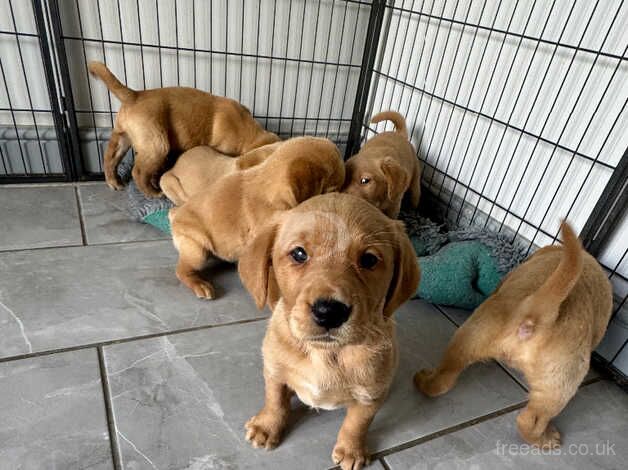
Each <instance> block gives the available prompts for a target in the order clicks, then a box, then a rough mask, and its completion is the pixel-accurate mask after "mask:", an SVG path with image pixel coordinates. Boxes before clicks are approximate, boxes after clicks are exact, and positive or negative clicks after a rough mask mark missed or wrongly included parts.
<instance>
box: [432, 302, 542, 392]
mask: <svg viewBox="0 0 628 470" xmlns="http://www.w3.org/2000/svg"><path fill="white" fill-rule="evenodd" d="M432 305H434V307H436V309H437V310H438V311H439V312H440V313H442V314H443V315H444V316H445V318H447V319H448V320H449V321H450V322H451V323H453V324H454V326H455V327H456V329H458V328H460V326H462V325H458V324H457V323H456V322H455V321H454V320H453V319H452V318H451V317H450V316H449V315H447V313H446V312H445V310H443V309H442V308H441V307H440V305H436V304H432ZM492 361H493V362H494V363H495V364H497V365H498V366H499V368H500V369H502V370H503V371H504V372H506V374H507V375H508V376H509V377H510V378H511V379H512V380H514V381H515V383H516V384H517V385H518V386H519V387H520V388H521V389H522V390H523V391H524V392H526V393H528V392H529V390H528V389H527V387H526V386H525V385H524V384H522V383H521V381H520V380H519V379H518V378H517V377H516V376H515V375H513V374H512V372H510V371H509V370H508V368H507V367H505V366H504V365H503V364H502V363H501V362H499V361H497V360H495V359H493V360H492Z"/></svg>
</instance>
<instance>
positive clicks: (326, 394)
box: [293, 380, 342, 410]
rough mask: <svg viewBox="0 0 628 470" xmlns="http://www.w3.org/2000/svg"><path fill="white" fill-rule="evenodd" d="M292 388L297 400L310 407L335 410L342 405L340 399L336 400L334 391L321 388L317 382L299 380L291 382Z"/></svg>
mask: <svg viewBox="0 0 628 470" xmlns="http://www.w3.org/2000/svg"><path fill="white" fill-rule="evenodd" d="M293 388H294V391H295V393H296V394H297V396H298V397H299V400H301V401H302V402H303V403H305V404H306V405H308V406H311V407H312V408H319V409H323V410H335V409H336V408H339V407H340V406H342V401H339V400H337V397H335V394H334V393H331V392H330V390H325V389H323V388H322V387H321V386H320V384H318V383H314V382H309V381H306V380H301V381H299V383H298V384H293Z"/></svg>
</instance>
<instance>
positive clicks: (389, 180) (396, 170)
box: [380, 157, 409, 201]
mask: <svg viewBox="0 0 628 470" xmlns="http://www.w3.org/2000/svg"><path fill="white" fill-rule="evenodd" d="M380 169H381V170H382V173H384V177H385V178H386V185H387V186H388V199H389V200H391V201H394V200H395V199H397V197H399V195H400V194H403V193H404V192H405V191H406V188H407V187H408V183H409V177H408V174H407V173H406V172H405V171H404V169H403V168H401V165H399V163H397V161H396V160H395V159H394V158H392V157H386V158H384V159H383V160H382V162H381V164H380Z"/></svg>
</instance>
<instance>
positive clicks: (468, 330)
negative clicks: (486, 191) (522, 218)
mask: <svg viewBox="0 0 628 470" xmlns="http://www.w3.org/2000/svg"><path fill="white" fill-rule="evenodd" d="M562 233H563V240H564V246H562V247H558V246H548V247H545V248H542V249H540V250H538V251H537V252H536V253H535V254H534V255H532V256H531V257H530V258H529V259H528V260H527V261H526V262H525V263H523V264H522V265H521V266H519V267H518V268H517V269H515V270H514V271H513V272H511V273H510V274H509V275H508V276H507V277H506V279H505V280H504V281H503V283H502V284H501V285H500V286H499V288H498V289H497V291H495V293H494V294H493V295H491V296H490V297H489V298H488V299H487V300H486V301H485V302H484V303H483V304H482V305H480V306H479V307H478V308H477V310H476V311H475V312H474V313H473V315H471V317H470V318H469V319H468V320H467V321H466V322H465V323H464V324H463V325H462V326H461V327H460V328H459V329H458V331H457V332H456V334H455V335H454V337H453V339H452V340H451V342H450V344H449V346H448V347H447V350H446V351H445V355H444V357H443V359H442V362H441V364H440V365H439V366H438V368H437V369H435V370H422V371H421V372H419V373H417V374H416V375H415V377H414V380H415V384H416V386H417V387H418V388H419V390H421V391H422V392H423V393H425V394H426V395H429V396H435V395H440V394H441V393H445V392H447V391H448V390H449V389H451V387H453V385H454V383H455V381H456V378H457V377H458V374H460V372H461V371H462V370H463V369H464V368H465V367H466V366H468V365H469V364H472V363H474V362H477V361H482V360H486V359H490V358H493V359H498V360H500V361H504V362H505V363H507V364H508V365H510V366H512V367H515V368H517V369H519V370H521V371H522V372H523V373H524V374H525V377H526V380H527V382H528V384H529V386H530V399H529V402H528V404H527V406H526V407H525V408H524V409H523V410H522V412H521V413H520V414H519V416H518V418H517V425H518V428H519V433H520V434H521V437H523V439H524V440H525V441H526V442H528V443H530V444H533V445H536V446H539V447H541V448H554V447H558V446H559V445H560V434H559V432H558V431H557V430H556V428H555V427H554V426H553V425H552V424H551V423H550V419H552V418H553V417H554V416H556V415H558V413H560V411H561V410H562V409H563V408H564V407H565V405H566V404H567V402H568V401H569V400H570V399H571V397H573V395H574V394H575V393H576V391H577V389H578V386H579V385H580V383H581V382H582V379H583V378H584V376H585V375H586V373H587V371H588V369H589V359H590V356H591V351H592V350H593V349H595V347H596V346H597V345H598V343H599V342H600V340H601V339H602V336H603V335H604V331H605V330H606V326H607V324H608V321H609V318H610V315H611V310H612V303H613V302H612V290H611V285H610V282H609V281H608V279H607V277H606V275H605V274H604V271H602V268H601V267H600V265H599V264H598V263H597V261H596V260H595V258H593V257H592V256H591V255H589V254H588V253H587V252H585V251H584V250H583V249H582V246H581V244H580V241H579V240H578V238H577V237H576V235H575V234H574V233H573V231H572V230H571V228H570V227H569V225H567V224H566V223H563V225H562Z"/></svg>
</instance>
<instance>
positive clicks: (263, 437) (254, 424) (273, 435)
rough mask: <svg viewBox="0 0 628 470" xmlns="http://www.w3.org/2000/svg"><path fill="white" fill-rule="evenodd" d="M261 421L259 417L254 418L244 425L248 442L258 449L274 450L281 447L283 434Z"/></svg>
mask: <svg viewBox="0 0 628 470" xmlns="http://www.w3.org/2000/svg"><path fill="white" fill-rule="evenodd" d="M259 421H260V420H258V419H257V416H254V417H252V418H251V419H250V420H248V422H247V423H246V424H245V425H244V428H245V429H246V440H247V441H249V442H250V443H251V445H252V446H253V447H255V448H256V449H266V450H272V449H274V448H275V447H277V446H278V445H279V441H280V439H281V432H280V431H278V430H277V429H274V427H273V426H268V425H264V424H263V423H260V422H259Z"/></svg>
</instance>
